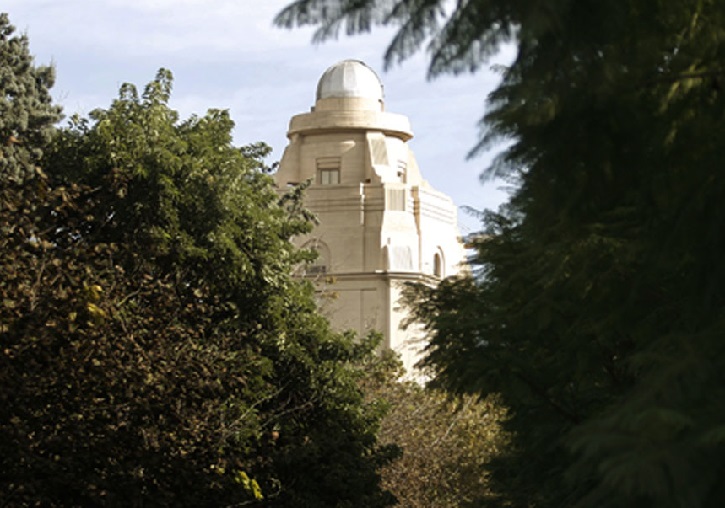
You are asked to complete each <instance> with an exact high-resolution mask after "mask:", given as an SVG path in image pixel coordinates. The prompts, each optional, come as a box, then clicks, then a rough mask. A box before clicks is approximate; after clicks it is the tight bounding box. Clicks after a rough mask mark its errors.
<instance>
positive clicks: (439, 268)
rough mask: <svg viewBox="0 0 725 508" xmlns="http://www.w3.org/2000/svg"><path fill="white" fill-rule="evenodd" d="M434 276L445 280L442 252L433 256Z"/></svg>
mask: <svg viewBox="0 0 725 508" xmlns="http://www.w3.org/2000/svg"><path fill="white" fill-rule="evenodd" d="M433 275H435V276H436V277H438V278H441V279H442V278H443V256H442V255H441V253H440V252H436V253H435V256H433Z"/></svg>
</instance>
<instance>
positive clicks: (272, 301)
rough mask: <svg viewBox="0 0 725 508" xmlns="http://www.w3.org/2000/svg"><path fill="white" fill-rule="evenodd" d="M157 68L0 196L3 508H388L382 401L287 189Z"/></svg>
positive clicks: (219, 119) (77, 125)
mask: <svg viewBox="0 0 725 508" xmlns="http://www.w3.org/2000/svg"><path fill="white" fill-rule="evenodd" d="M171 85H172V81H171V75H170V73H169V72H168V71H165V70H161V71H160V72H159V74H158V76H157V78H156V79H155V80H154V81H152V82H151V83H149V84H148V85H147V87H146V88H145V90H144V91H143V93H142V94H139V93H138V92H137V90H136V88H135V87H134V86H132V85H124V86H123V87H122V89H121V93H120V96H119V98H118V99H116V100H115V101H114V102H113V103H112V104H111V106H110V108H108V109H99V110H96V111H94V112H93V113H92V114H91V119H90V120H85V119H80V118H74V119H73V120H72V121H71V124H70V126H69V127H68V128H67V129H63V130H62V131H61V132H60V133H59V134H58V135H57V137H56V139H55V142H54V144H53V148H52V150H50V151H49V152H48V153H47V154H46V161H47V162H46V170H47V173H48V174H49V175H51V177H52V178H53V179H54V183H53V185H50V184H49V183H48V182H46V180H45V179H44V178H43V179H36V180H35V181H34V182H32V183H31V184H25V185H19V184H18V185H11V186H7V187H4V188H3V189H2V207H1V208H0V227H2V231H3V236H2V240H1V242H2V243H0V256H1V257H0V281H1V282H0V291H1V292H2V299H3V300H2V301H3V305H2V307H1V308H0V332H1V334H2V335H1V343H0V351H1V352H2V354H0V433H2V435H3V439H2V440H0V471H1V472H2V474H0V484H1V485H0V492H1V494H0V504H3V505H20V506H22V505H30V504H40V505H50V506H93V505H104V506H141V505H143V506H239V505H264V506H270V507H285V506H295V507H300V506H310V507H312V506H315V507H316V506H350V507H353V506H386V505H389V504H390V503H391V502H392V497H391V496H390V495H389V494H387V493H386V492H384V491H383V490H382V489H381V488H380V487H379V473H378V470H379V467H380V466H381V465H382V464H383V463H384V462H385V460H386V457H387V456H388V455H389V453H388V451H387V450H386V449H385V448H379V447H378V446H377V444H376V439H375V433H376V430H377V426H378V422H379V419H380V411H379V410H378V409H377V408H376V407H374V406H372V405H369V404H367V403H366V402H365V401H364V399H363V394H362V392H361V391H360V389H359V388H358V386H357V380H358V377H359V375H358V374H357V371H356V370H355V369H354V368H353V367H352V365H353V363H354V362H356V361H359V358H358V357H359V356H360V355H364V354H370V352H369V351H366V350H364V349H360V348H359V347H356V346H355V345H354V343H353V340H352V338H351V337H348V336H343V335H339V334H334V333H333V332H331V330H330V328H329V325H328V323H327V321H325V320H324V319H323V318H322V317H321V316H320V315H318V313H317V311H316V306H315V300H314V294H313V289H312V287H311V286H310V285H309V284H307V283H304V282H299V281H296V280H294V279H293V278H292V277H291V275H290V272H291V269H292V268H293V267H294V266H296V265H297V264H298V263H299V262H302V261H304V260H305V259H309V258H310V257H311V253H309V252H304V251H298V250H296V249H295V248H294V247H293V246H292V244H291V242H290V241H289V239H290V237H291V236H292V235H294V234H298V233H300V232H304V231H307V230H308V229H309V228H310V224H309V222H308V220H307V219H308V217H307V216H306V213H305V212H304V210H303V209H302V208H301V207H300V206H299V204H298V203H297V202H296V197H295V196H294V195H289V196H283V197H282V198H280V197H279V196H278V195H277V193H276V191H275V189H274V186H273V184H272V181H271V178H270V177H269V176H268V175H267V174H265V170H264V166H263V163H262V162H261V160H260V159H259V158H258V157H259V156H262V155H264V154H266V153H267V152H268V149H267V148H266V147H265V146H264V145H255V146H251V147H245V148H242V149H239V148H236V147H234V146H233V145H232V137H231V130H232V127H233V122H232V121H231V119H230V118H229V115H228V113H227V112H226V111H219V110H210V111H209V112H208V113H207V114H206V115H204V116H202V117H192V118H190V119H188V120H186V121H179V119H178V115H177V113H176V112H175V111H173V110H172V109H170V108H169V107H168V100H169V97H170V93H171Z"/></svg>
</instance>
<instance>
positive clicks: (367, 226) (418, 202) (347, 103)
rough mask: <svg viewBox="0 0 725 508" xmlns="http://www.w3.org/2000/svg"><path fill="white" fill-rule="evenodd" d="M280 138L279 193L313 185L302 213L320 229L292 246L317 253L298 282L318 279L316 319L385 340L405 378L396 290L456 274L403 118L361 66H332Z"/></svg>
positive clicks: (458, 249) (450, 239) (406, 357)
mask: <svg viewBox="0 0 725 508" xmlns="http://www.w3.org/2000/svg"><path fill="white" fill-rule="evenodd" d="M287 136H288V138H289V145H288V146H287V148H286V149H285V152H284V155H283V157H282V160H281V162H280V167H279V170H278V172H277V173H276V175H275V179H276V183H277V185H278V187H279V188H280V191H283V189H284V188H285V187H288V186H290V185H297V184H300V183H303V182H305V181H307V180H311V181H312V184H311V185H310V187H309V188H308V189H307V192H306V198H305V205H306V207H307V208H308V209H310V210H311V211H313V212H314V213H315V214H316V215H317V217H318V219H319V225H318V226H316V227H315V229H314V231H313V232H312V233H311V234H309V235H307V236H305V237H301V238H297V239H296V240H295V241H296V242H297V243H298V244H299V245H300V246H302V245H304V246H312V247H314V248H316V249H317V250H318V252H319V258H318V260H317V261H316V262H315V263H314V264H313V265H311V266H307V267H306V268H305V275H306V276H308V277H312V278H314V280H316V281H317V284H318V286H319V287H320V290H321V295H323V297H322V309H323V311H324V312H325V313H326V314H327V316H328V317H329V318H330V320H331V322H332V324H333V326H334V327H335V328H337V329H340V330H343V329H352V330H355V331H357V332H358V333H360V334H365V333H366V332H367V331H369V330H373V329H374V330H378V331H380V332H382V333H383V335H384V337H385V343H384V346H385V347H387V348H391V349H394V350H396V351H398V352H399V353H400V354H401V357H402V359H403V362H404V364H405V367H406V369H408V370H409V371H410V370H411V369H412V367H413V365H414V364H415V363H416V361H417V359H418V352H419V350H420V347H421V345H422V344H421V332H420V330H419V329H417V328H416V327H415V326H410V327H408V328H407V329H403V328H402V327H401V323H402V322H403V320H404V319H405V318H406V316H407V312H406V310H405V309H404V308H402V307H401V305H400V304H399V298H400V294H401V290H402V287H403V285H404V283H405V282H409V281H422V282H425V283H429V284H435V283H436V282H437V281H439V280H440V279H441V278H442V277H446V276H449V275H453V274H455V273H457V272H458V271H459V270H460V269H461V266H462V263H463V260H464V252H463V246H462V245H461V242H460V239H459V236H458V229H457V213H456V207H455V205H454V204H453V202H452V201H451V199H450V198H449V197H448V196H446V195H445V194H443V193H441V192H438V191H436V190H435V189H433V188H432V187H431V186H430V185H429V184H428V182H426V181H425V180H423V178H422V177H421V174H420V170H419V169H418V165H417V163H416V161H415V157H414V156H413V153H412V151H411V150H410V148H409V146H408V144H407V142H408V140H410V139H411V138H412V137H413V133H412V130H411V127H410V123H409V121H408V119H407V118H406V117H405V116H402V115H397V114H392V113H387V112H386V111H385V110H384V102H383V88H382V84H381V82H380V80H379V78H378V76H377V75H376V74H375V72H374V71H373V70H372V69H370V68H369V67H367V66H366V65H365V64H364V63H362V62H359V61H355V60H345V61H342V62H340V63H338V64H336V65H334V66H332V67H330V68H329V69H328V70H327V71H326V72H325V73H324V74H323V75H322V77H321V78H320V82H319V83H318V87H317V100H316V103H315V106H314V107H313V108H312V110H311V111H310V112H309V113H303V114H300V115H296V116H294V117H293V118H292V120H291V121H290V125H289V131H288V133H287ZM325 295H327V297H325Z"/></svg>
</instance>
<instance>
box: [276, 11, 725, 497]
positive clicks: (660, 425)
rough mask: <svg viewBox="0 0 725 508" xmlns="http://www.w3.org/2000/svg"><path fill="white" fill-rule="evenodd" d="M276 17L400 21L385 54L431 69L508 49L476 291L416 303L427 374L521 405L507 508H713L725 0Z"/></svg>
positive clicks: (724, 183)
mask: <svg viewBox="0 0 725 508" xmlns="http://www.w3.org/2000/svg"><path fill="white" fill-rule="evenodd" d="M446 8H450V12H449V14H445V10H446ZM277 23H278V24H281V25H283V26H292V25H295V24H319V26H320V30H319V32H318V36H319V37H320V38H322V39H324V38H326V37H329V36H332V35H334V34H336V32H337V31H338V29H339V28H340V27H342V26H345V27H346V29H347V30H348V31H349V32H354V33H357V32H360V31H366V30H369V29H370V28H371V27H372V26H373V25H375V24H378V23H379V24H388V25H394V26H397V27H398V32H397V34H396V36H395V37H394V39H393V42H392V44H391V46H390V49H389V51H388V54H387V61H388V62H389V63H391V62H394V61H396V59H404V58H407V57H408V56H410V55H411V54H412V53H413V52H415V51H416V50H418V49H419V48H420V47H422V46H423V45H424V44H425V45H426V48H427V49H428V50H429V51H430V57H431V65H430V72H431V74H432V75H436V74H437V73H439V72H453V73H456V72H461V71H466V70H475V69H478V68H479V67H480V66H481V65H482V64H484V63H485V62H486V58H487V57H488V56H489V55H491V54H492V53H493V52H495V51H496V50H497V49H498V48H499V46H500V44H501V43H502V42H504V41H507V40H511V41H513V42H515V43H516V44H517V49H518V53H517V56H516V58H515V60H514V62H513V63H512V64H511V66H510V67H508V68H506V69H503V74H502V82H501V84H500V85H499V87H498V88H497V89H496V90H495V91H494V92H493V93H492V95H491V96H490V97H489V102H488V112H487V114H486V116H485V118H484V121H483V123H482V127H483V130H482V137H481V142H480V144H479V145H478V147H477V148H476V150H481V149H485V148H487V147H490V146H492V143H494V142H496V141H498V140H501V139H507V140H509V141H510V142H511V143H510V145H508V147H507V148H506V149H505V151H504V152H503V153H502V154H501V155H500V156H499V157H498V159H497V160H496V161H495V163H494V164H493V165H492V166H491V167H490V168H489V169H488V170H487V172H486V175H487V176H501V177H504V178H508V179H509V180H510V181H511V182H513V183H515V184H516V190H515V192H514V194H513V195H512V197H511V200H510V202H509V203H508V204H507V206H506V207H504V208H503V209H502V210H501V211H500V212H499V213H488V214H487V215H486V218H485V230H484V233H485V235H483V237H482V239H481V240H480V241H479V242H478V245H477V250H478V258H477V260H476V264H477V267H478V273H477V276H476V278H475V279H471V278H469V279H465V278H464V279H460V280H457V281H450V282H446V283H444V284H442V285H441V286H440V287H439V288H438V289H436V290H432V289H426V288H419V289H418V292H417V293H416V294H415V296H414V298H416V299H418V300H419V301H423V302H424V303H423V304H422V305H421V306H420V307H418V311H417V313H418V317H419V318H421V319H424V320H425V321H426V323H427V325H428V327H429V330H430V332H431V336H432V343H431V346H430V348H429V356H428V363H429V364H430V365H431V366H433V367H435V368H437V369H438V382H439V383H440V384H441V385H443V386H446V387H448V388H452V389H456V390H461V391H476V392H479V393H500V394H501V397H502V401H503V402H504V404H505V405H506V406H507V407H509V408H510V409H511V418H510V419H509V420H508V422H507V428H508V429H509V430H511V431H512V432H513V433H514V436H515V437H514V441H513V446H512V447H511V450H510V454H509V455H508V456H506V457H503V458H502V459H501V460H498V461H497V463H496V464H494V471H495V474H494V479H495V480H496V484H495V488H496V489H498V491H499V492H500V493H501V494H502V496H503V498H504V499H508V501H509V502H510V504H511V505H513V506H537V507H556V508H560V507H564V506H578V507H589V506H591V507H608V506H612V507H630V506H631V507H649V506H651V507H655V506H656V507H688V508H696V507H714V506H721V505H722V504H723V503H724V502H725V491H724V490H723V487H722V483H721V482H720V481H719V479H721V478H722V477H723V474H725V460H724V459H723V458H724V457H725V453H723V452H724V451H725V450H724V448H723V447H724V445H725V442H724V441H723V439H722V438H723V435H724V434H723V426H722V422H723V421H725V405H723V404H722V403H720V402H719V401H721V400H723V397H724V396H725V382H723V377H722V372H723V371H724V369H725V351H724V350H723V347H724V346H723V344H724V342H723V341H722V337H723V333H724V332H725V319H724V318H725V312H724V309H725V305H724V304H725V293H724V291H725V289H724V288H725V268H724V267H723V264H722V258H723V255H724V254H725V241H724V239H725V237H724V236H723V235H722V231H723V230H724V229H725V212H724V209H723V207H722V202H723V199H725V179H723V178H722V176H721V174H720V173H721V171H720V166H721V161H722V160H723V158H724V156H725V153H724V151H723V144H722V143H721V142H720V140H721V139H722V138H723V136H724V135H725V132H724V131H723V125H725V123H724V122H723V120H724V119H725V118H724V116H725V95H724V94H723V92H722V86H723V82H724V81H723V80H724V79H725V69H724V68H723V62H724V61H725V60H724V59H723V55H724V54H725V4H723V3H722V2H718V1H716V0H666V1H665V0H652V1H649V0H646V1H641V0H637V1H634V0H624V1H620V2H595V1H592V0H584V1H579V2H572V1H567V0H564V1H558V2H534V1H521V2H511V1H509V0H468V1H462V2H456V3H454V4H451V3H448V2H444V1H442V0H440V1H439V0H430V1H428V0H423V1H420V0H401V1H398V2H390V1H386V0H363V1H354V2H352V1H345V0H339V1H334V2H330V1H322V0H297V1H296V2H293V3H292V4H291V5H290V6H289V7H288V8H287V9H285V10H284V11H283V12H282V13H280V14H279V15H278V17H277ZM474 151H475V150H474Z"/></svg>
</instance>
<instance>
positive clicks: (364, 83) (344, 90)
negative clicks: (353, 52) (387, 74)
mask: <svg viewBox="0 0 725 508" xmlns="http://www.w3.org/2000/svg"><path fill="white" fill-rule="evenodd" d="M341 97H360V98H364V99H373V100H378V101H382V100H383V84H382V83H381V82H380V78H378V75H377V74H375V71H374V70H372V69H371V68H370V67H368V66H367V65H365V63H364V62H361V61H360V60H343V61H342V62H338V63H336V64H335V65H333V66H332V67H330V68H328V69H327V70H326V71H325V72H324V73H323V74H322V77H321V78H320V81H319V82H318V83H317V100H320V99H329V98H341Z"/></svg>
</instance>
